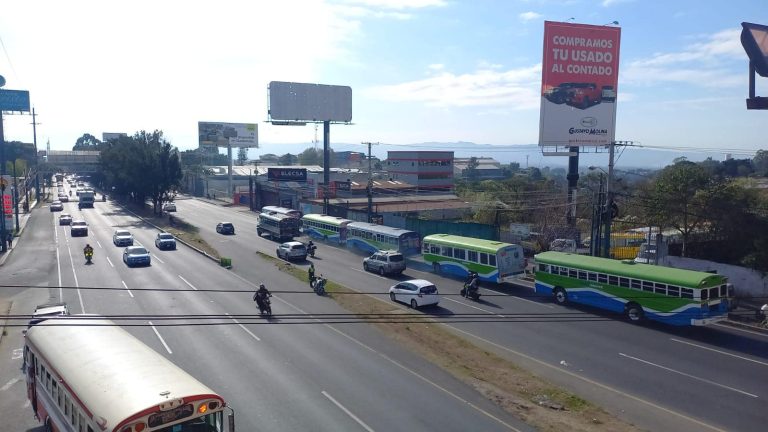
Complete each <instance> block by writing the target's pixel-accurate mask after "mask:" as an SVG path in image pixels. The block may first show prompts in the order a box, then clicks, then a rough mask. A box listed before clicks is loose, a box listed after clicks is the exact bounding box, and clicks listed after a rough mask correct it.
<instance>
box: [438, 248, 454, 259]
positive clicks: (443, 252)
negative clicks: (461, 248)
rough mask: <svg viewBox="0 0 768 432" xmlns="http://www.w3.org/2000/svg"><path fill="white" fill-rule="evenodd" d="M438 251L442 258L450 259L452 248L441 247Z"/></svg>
mask: <svg viewBox="0 0 768 432" xmlns="http://www.w3.org/2000/svg"><path fill="white" fill-rule="evenodd" d="M440 249H441V251H440V254H441V255H442V256H447V257H452V256H453V248H452V247H448V246H443V247H442V248H440Z"/></svg>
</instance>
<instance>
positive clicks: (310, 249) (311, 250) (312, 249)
mask: <svg viewBox="0 0 768 432" xmlns="http://www.w3.org/2000/svg"><path fill="white" fill-rule="evenodd" d="M315 249H317V246H315V245H310V246H308V247H307V252H309V256H311V257H312V258H314V257H315Z"/></svg>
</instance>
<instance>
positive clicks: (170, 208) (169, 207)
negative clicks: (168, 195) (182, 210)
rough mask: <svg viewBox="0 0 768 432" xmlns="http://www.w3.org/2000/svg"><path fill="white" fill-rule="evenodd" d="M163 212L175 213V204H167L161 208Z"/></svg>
mask: <svg viewBox="0 0 768 432" xmlns="http://www.w3.org/2000/svg"><path fill="white" fill-rule="evenodd" d="M163 211H166V212H175V211H176V204H174V203H172V202H169V203H167V204H165V205H164V206H163Z"/></svg>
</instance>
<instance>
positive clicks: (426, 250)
mask: <svg viewBox="0 0 768 432" xmlns="http://www.w3.org/2000/svg"><path fill="white" fill-rule="evenodd" d="M422 251H423V253H429V243H424V247H423V248H422Z"/></svg>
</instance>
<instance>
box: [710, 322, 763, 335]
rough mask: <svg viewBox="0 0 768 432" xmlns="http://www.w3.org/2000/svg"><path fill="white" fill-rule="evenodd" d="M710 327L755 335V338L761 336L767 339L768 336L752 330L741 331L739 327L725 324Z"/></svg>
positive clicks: (715, 324)
mask: <svg viewBox="0 0 768 432" xmlns="http://www.w3.org/2000/svg"><path fill="white" fill-rule="evenodd" d="M712 325H713V326H718V327H722V328H727V329H728V330H736V331H740V332H744V333H749V334H751V335H755V336H762V337H764V338H765V337H768V334H765V333H759V332H756V331H753V330H747V329H743V328H740V327H734V326H730V325H727V324H719V323H714V324H712Z"/></svg>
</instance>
